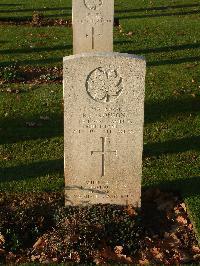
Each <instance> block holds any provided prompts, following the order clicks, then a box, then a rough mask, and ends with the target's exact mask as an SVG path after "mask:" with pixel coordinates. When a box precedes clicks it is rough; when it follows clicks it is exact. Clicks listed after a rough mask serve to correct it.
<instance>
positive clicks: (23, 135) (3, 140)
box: [0, 113, 64, 145]
mask: <svg viewBox="0 0 200 266" xmlns="http://www.w3.org/2000/svg"><path fill="white" fill-rule="evenodd" d="M48 116H49V118H50V120H49V121H42V120H40V115H37V116H36V117H34V116H32V117H26V118H13V119H7V118H4V119H0V128H1V131H0V145H2V144H11V143H17V142H23V141H29V140H36V139H45V138H46V139H49V138H53V137H59V136H63V130H64V129H63V114H59V113H57V114H49V115H48ZM27 123H28V124H30V123H35V124H36V126H33V127H29V126H28V125H27Z"/></svg>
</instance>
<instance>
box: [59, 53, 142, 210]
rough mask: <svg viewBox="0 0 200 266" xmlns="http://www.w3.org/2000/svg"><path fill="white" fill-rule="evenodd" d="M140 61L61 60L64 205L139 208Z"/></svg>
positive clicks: (118, 57)
mask: <svg viewBox="0 0 200 266" xmlns="http://www.w3.org/2000/svg"><path fill="white" fill-rule="evenodd" d="M145 71H146V64H145V60H144V59H143V58H141V57H138V56H135V55H128V54H118V53H91V54H90V53H86V54H82V55H75V56H69V57H65V58H64V153H65V163H64V164H65V184H66V187H65V192H66V194H65V195H66V197H65V199H66V205H82V204H84V205H85V204H87V205H88V204H99V203H102V204H119V205H127V204H131V205H133V206H140V196H141V174H142V149H143V121H144V87H145Z"/></svg>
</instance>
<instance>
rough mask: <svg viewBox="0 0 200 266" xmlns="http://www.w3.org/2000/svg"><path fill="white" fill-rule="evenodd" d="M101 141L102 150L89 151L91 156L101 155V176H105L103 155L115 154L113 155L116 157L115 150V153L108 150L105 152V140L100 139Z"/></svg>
mask: <svg viewBox="0 0 200 266" xmlns="http://www.w3.org/2000/svg"><path fill="white" fill-rule="evenodd" d="M101 141H102V149H101V151H91V155H93V154H94V153H101V156H102V167H101V169H102V170H101V176H102V177H103V176H105V154H106V153H115V155H116V156H117V150H116V151H110V150H107V151H106V150H105V144H106V138H104V137H101Z"/></svg>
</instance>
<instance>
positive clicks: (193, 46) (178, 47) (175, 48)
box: [2, 41, 200, 54]
mask: <svg viewBox="0 0 200 266" xmlns="http://www.w3.org/2000/svg"><path fill="white" fill-rule="evenodd" d="M120 43H126V41H124V42H118V44H120ZM130 43H131V41H130ZM197 48H200V43H188V44H182V45H172V46H164V47H156V48H147V49H138V50H129V51H128V53H130V54H149V53H162V52H170V51H181V50H190V49H197ZM2 52H3V51H2Z"/></svg>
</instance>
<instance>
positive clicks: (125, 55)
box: [63, 52, 146, 63]
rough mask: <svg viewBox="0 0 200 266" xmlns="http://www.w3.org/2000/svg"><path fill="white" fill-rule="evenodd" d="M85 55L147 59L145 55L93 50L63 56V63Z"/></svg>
mask: <svg viewBox="0 0 200 266" xmlns="http://www.w3.org/2000/svg"><path fill="white" fill-rule="evenodd" d="M84 57H123V58H130V59H138V60H141V61H143V62H145V63H146V60H145V58H144V57H143V56H139V55H135V54H127V53H118V52H92V53H81V54H75V55H69V56H65V57H63V63H64V62H65V61H68V60H73V59H79V58H84Z"/></svg>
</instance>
